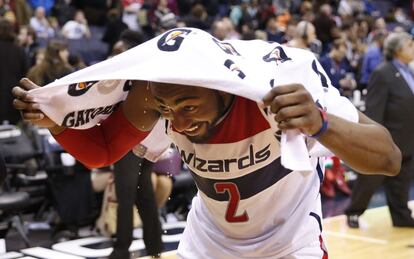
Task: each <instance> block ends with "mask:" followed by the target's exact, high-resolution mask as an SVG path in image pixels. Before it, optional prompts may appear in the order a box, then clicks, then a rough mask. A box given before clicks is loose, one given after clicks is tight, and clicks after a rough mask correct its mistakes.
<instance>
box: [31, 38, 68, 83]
mask: <svg viewBox="0 0 414 259" xmlns="http://www.w3.org/2000/svg"><path fill="white" fill-rule="evenodd" d="M68 57H69V51H68V46H67V45H66V43H64V42H63V41H60V40H56V39H53V40H50V41H49V42H48V44H47V46H46V51H45V55H44V58H43V60H42V61H41V62H40V63H39V64H36V65H35V66H33V67H32V68H31V69H30V70H29V72H28V73H27V77H28V78H30V80H32V81H33V82H37V83H39V84H42V85H46V84H48V83H50V82H52V81H54V80H55V79H58V78H61V77H63V76H65V75H67V74H70V73H72V72H73V68H72V67H71V66H70V65H69V62H68Z"/></svg>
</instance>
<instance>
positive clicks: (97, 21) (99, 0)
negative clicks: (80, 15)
mask: <svg viewBox="0 0 414 259" xmlns="http://www.w3.org/2000/svg"><path fill="white" fill-rule="evenodd" d="M118 3H119V1H116V0H73V4H74V5H75V7H76V8H77V9H81V10H83V12H84V13H85V17H86V19H87V20H88V22H89V24H90V25H96V26H104V25H105V24H106V22H107V15H108V11H109V10H111V9H112V8H115V6H116V5H117V4H118Z"/></svg>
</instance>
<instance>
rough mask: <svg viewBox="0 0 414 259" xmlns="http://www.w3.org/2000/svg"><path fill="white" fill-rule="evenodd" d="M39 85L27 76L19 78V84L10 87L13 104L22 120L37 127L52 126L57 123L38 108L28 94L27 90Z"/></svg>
mask: <svg viewBox="0 0 414 259" xmlns="http://www.w3.org/2000/svg"><path fill="white" fill-rule="evenodd" d="M39 87H40V86H38V85H36V84H35V83H33V82H32V81H30V80H29V79H27V78H23V79H21V80H20V86H15V87H13V89H12V94H13V96H14V100H13V106H14V108H16V109H17V110H19V111H20V114H21V116H22V118H23V120H24V121H27V122H29V123H31V124H33V125H36V126H39V127H44V128H54V127H56V126H57V124H56V123H55V122H53V121H52V120H51V119H49V117H47V116H46V115H45V114H44V113H43V112H42V111H41V110H39V104H38V103H36V102H34V101H33V98H32V97H31V96H30V95H29V90H31V89H36V88H39Z"/></svg>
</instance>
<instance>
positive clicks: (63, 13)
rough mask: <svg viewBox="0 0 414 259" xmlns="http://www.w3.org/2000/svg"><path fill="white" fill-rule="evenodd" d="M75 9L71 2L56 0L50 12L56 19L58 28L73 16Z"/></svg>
mask: <svg viewBox="0 0 414 259" xmlns="http://www.w3.org/2000/svg"><path fill="white" fill-rule="evenodd" d="M75 12H76V8H75V7H74V6H73V5H72V0H57V1H56V3H55V6H54V7H53V10H52V15H53V16H55V17H56V19H57V21H58V23H59V26H63V25H64V24H65V23H66V22H67V21H70V20H71V19H72V18H73V17H74V16H75Z"/></svg>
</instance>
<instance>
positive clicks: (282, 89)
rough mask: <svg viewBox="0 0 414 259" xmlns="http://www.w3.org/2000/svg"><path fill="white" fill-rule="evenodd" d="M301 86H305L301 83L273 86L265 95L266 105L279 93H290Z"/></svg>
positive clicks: (264, 101)
mask: <svg viewBox="0 0 414 259" xmlns="http://www.w3.org/2000/svg"><path fill="white" fill-rule="evenodd" d="M300 87H303V86H302V85H299V84H289V85H279V86H276V87H274V88H272V89H271V90H270V91H269V92H268V93H267V94H266V95H265V96H264V97H263V99H262V100H263V103H264V104H265V105H266V106H269V105H270V104H271V102H272V101H273V99H274V98H275V97H277V96H279V95H284V94H288V93H292V92H295V91H297V90H298V89H299V88H300Z"/></svg>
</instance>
